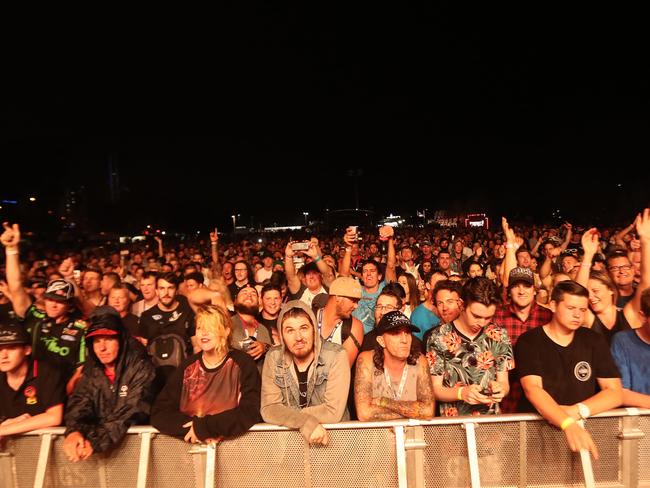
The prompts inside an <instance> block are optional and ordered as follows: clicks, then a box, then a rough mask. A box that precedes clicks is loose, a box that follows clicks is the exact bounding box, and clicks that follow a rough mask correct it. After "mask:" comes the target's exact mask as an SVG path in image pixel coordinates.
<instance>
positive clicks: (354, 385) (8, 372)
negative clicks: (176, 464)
mask: <svg viewBox="0 0 650 488" xmlns="http://www.w3.org/2000/svg"><path fill="white" fill-rule="evenodd" d="M3 225H4V231H3V233H2V235H1V236H0V241H1V242H2V245H3V247H4V250H5V256H6V261H5V265H4V270H3V274H4V279H3V280H2V281H0V440H1V439H2V438H3V437H6V436H10V435H13V434H19V433H22V432H27V431H31V430H35V429H39V428H45V427H51V426H58V425H61V424H63V425H65V441H64V443H63V449H64V451H65V454H66V456H67V458H68V459H69V460H71V461H81V460H84V459H87V458H89V457H90V456H91V455H92V454H93V453H95V452H105V451H108V450H110V449H111V448H113V447H115V446H116V445H117V444H119V443H120V442H121V440H122V439H123V437H124V435H125V434H126V432H127V430H128V428H129V427H130V426H131V425H134V424H147V423H151V425H153V426H154V427H156V428H157V429H158V430H159V431H160V432H162V433H163V434H168V435H172V436H177V437H180V438H183V439H184V440H185V441H187V442H192V443H198V442H203V443H206V442H210V443H216V442H220V441H221V440H222V439H225V438H229V437H233V436H238V435H242V434H244V433H245V432H246V431H247V430H248V429H249V428H250V427H251V426H252V425H254V424H255V423H258V422H262V421H264V422H268V423H272V424H277V425H283V426H286V427H289V428H292V429H298V430H299V431H300V433H301V434H302V435H303V437H304V439H305V441H306V442H308V443H310V444H319V445H327V444H328V442H329V435H328V432H327V430H326V429H325V428H324V427H323V425H324V424H331V423H337V422H341V421H346V420H355V419H358V420H361V421H371V420H391V419H400V418H410V419H422V420H428V419H432V418H433V417H434V416H461V415H497V414H502V413H514V412H538V413H539V414H541V415H542V416H543V417H544V418H545V419H546V420H547V421H548V422H549V423H550V424H551V425H553V426H556V427H557V428H558V429H561V430H562V431H564V433H565V435H566V439H567V442H568V445H569V447H570V448H571V449H572V450H574V451H577V450H580V449H588V450H590V451H591V452H592V454H593V455H594V456H595V457H597V456H598V451H597V448H596V446H595V444H594V442H593V439H592V438H591V436H590V434H589V432H588V431H587V430H585V428H584V426H583V424H582V423H581V422H580V420H583V419H585V418H587V417H589V416H591V415H594V414H597V413H600V412H603V411H606V410H609V409H612V408H616V407H618V406H621V405H626V406H635V407H644V408H650V374H649V372H648V366H647V365H648V364H650V361H648V358H649V357H650V210H649V209H645V210H644V211H643V212H642V213H640V214H639V215H637V217H636V218H635V219H634V222H633V223H632V224H631V225H629V226H627V227H625V228H622V229H602V230H601V231H598V230H597V229H595V228H590V229H574V228H573V227H572V226H571V225H570V224H568V223H567V224H565V225H563V226H562V227H561V228H546V227H521V228H513V227H511V226H510V225H509V223H508V222H507V220H506V219H505V218H504V219H502V225H501V229H500V230H499V231H490V230H487V229H453V235H452V234H451V232H450V230H448V229H416V230H404V231H401V230H400V235H396V232H395V229H394V228H392V227H388V226H384V227H380V228H379V229H378V232H377V231H375V232H365V233H360V232H359V230H358V229H357V228H356V227H349V228H348V229H347V230H346V231H345V233H344V235H342V236H318V237H315V236H314V237H311V238H309V239H307V240H303V241H296V240H292V239H290V238H284V239H283V238H281V237H277V238H273V239H269V240H266V242H250V241H248V240H246V239H242V240H240V241H238V242H230V243H228V244H225V245H224V244H223V243H220V235H219V233H218V232H217V229H214V231H213V232H210V242H209V243H207V242H206V243H202V242H196V243H193V244H186V243H177V244H175V243H172V242H163V240H162V238H160V237H156V241H157V243H156V245H155V246H153V247H152V248H148V247H146V246H145V247H142V246H140V247H137V246H135V245H134V246H132V247H131V248H130V249H123V250H122V251H121V252H117V251H116V252H111V253H104V252H101V251H100V252H95V251H90V252H84V253H68V254H61V253H57V252H54V251H48V252H47V253H46V254H45V255H41V256H39V255H37V254H36V253H35V252H34V251H33V250H30V249H28V248H27V249H22V246H21V242H22V241H21V232H20V227H19V225H18V224H9V223H4V224H3ZM43 258H45V259H43Z"/></svg>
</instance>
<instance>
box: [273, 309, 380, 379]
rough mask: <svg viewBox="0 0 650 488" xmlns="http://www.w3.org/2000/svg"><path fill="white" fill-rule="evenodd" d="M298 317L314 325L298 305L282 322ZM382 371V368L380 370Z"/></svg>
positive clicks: (289, 311)
mask: <svg viewBox="0 0 650 488" xmlns="http://www.w3.org/2000/svg"><path fill="white" fill-rule="evenodd" d="M298 317H304V318H306V319H307V321H308V322H309V323H310V324H311V326H312V327H313V326H314V322H312V320H311V317H310V316H309V314H308V313H307V312H306V311H305V310H303V309H302V308H300V307H293V308H291V309H289V310H288V311H287V312H286V313H285V314H284V315H283V316H282V324H284V321H285V320H287V319H288V318H294V319H295V318H298ZM282 324H279V329H280V333H282ZM382 371H383V370H382Z"/></svg>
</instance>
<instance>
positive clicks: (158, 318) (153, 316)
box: [151, 313, 162, 320]
mask: <svg viewBox="0 0 650 488" xmlns="http://www.w3.org/2000/svg"><path fill="white" fill-rule="evenodd" d="M151 318H152V319H154V320H160V319H162V315H160V314H159V313H157V314H156V315H152V316H151Z"/></svg>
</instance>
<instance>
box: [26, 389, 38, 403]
mask: <svg viewBox="0 0 650 488" xmlns="http://www.w3.org/2000/svg"><path fill="white" fill-rule="evenodd" d="M25 397H26V400H25V403H27V405H36V404H37V403H38V399H37V398H36V388H35V387H33V386H28V387H27V388H25Z"/></svg>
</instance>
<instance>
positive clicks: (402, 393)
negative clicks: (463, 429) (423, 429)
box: [354, 311, 435, 421]
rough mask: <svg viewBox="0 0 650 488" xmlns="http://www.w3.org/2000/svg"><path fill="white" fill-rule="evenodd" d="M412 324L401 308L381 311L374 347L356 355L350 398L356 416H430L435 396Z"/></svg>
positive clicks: (386, 417) (385, 417)
mask: <svg viewBox="0 0 650 488" xmlns="http://www.w3.org/2000/svg"><path fill="white" fill-rule="evenodd" d="M419 330H420V329H418V328H417V327H415V326H414V325H413V324H411V322H410V321H409V319H408V318H407V317H406V315H404V314H403V313H402V312H399V311H393V312H388V313H387V314H385V315H384V316H383V317H382V318H381V320H380V321H379V324H378V325H377V327H376V331H377V336H376V339H375V344H376V345H375V349H374V350H373V351H364V352H362V353H361V354H359V357H358V358H357V370H356V375H355V380H354V399H355V404H356V409H357V416H358V417H359V420H362V421H369V420H391V419H400V418H413V419H422V420H428V419H431V418H432V417H433V412H434V405H435V399H434V396H433V386H432V383H431V376H430V375H429V368H428V365H427V360H426V359H425V358H424V356H423V355H422V354H421V352H420V347H419V346H417V345H414V344H413V335H412V333H413V332H418V331H419Z"/></svg>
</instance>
